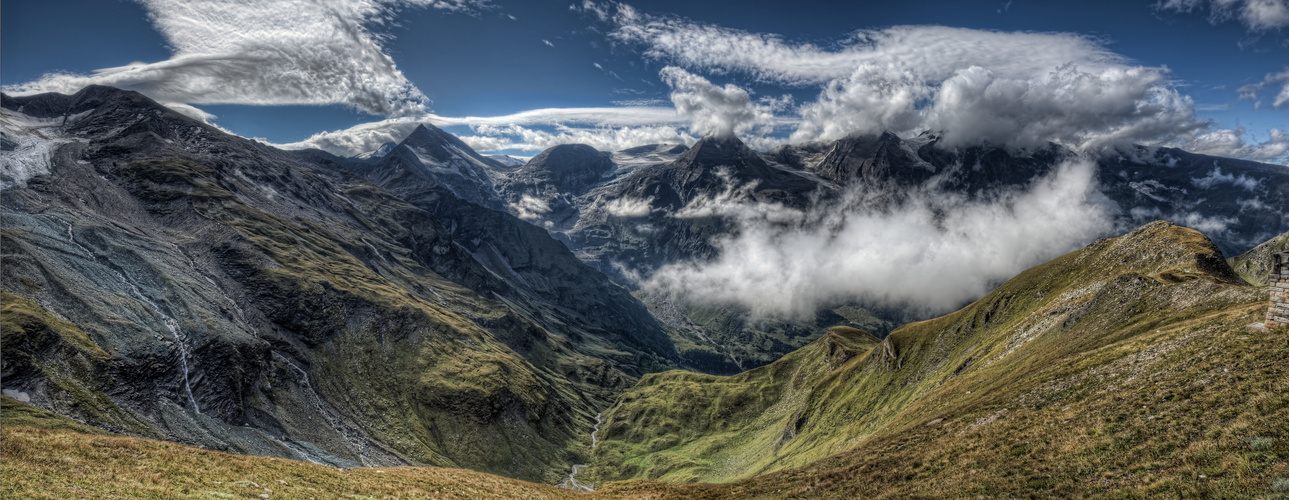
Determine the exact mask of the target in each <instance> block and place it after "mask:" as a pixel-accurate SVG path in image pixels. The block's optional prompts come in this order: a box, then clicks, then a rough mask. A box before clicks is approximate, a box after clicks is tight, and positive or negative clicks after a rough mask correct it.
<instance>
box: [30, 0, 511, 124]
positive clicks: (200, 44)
mask: <svg viewBox="0 0 1289 500" xmlns="http://www.w3.org/2000/svg"><path fill="white" fill-rule="evenodd" d="M141 2H142V3H143V5H144V7H145V8H146V9H147V10H148V14H149V16H150V17H151V19H152V22H153V24H154V25H155V26H156V28H157V30H158V31H160V32H161V34H162V35H163V36H165V38H166V41H167V42H168V43H169V45H170V47H171V48H172V49H173V51H174V55H173V57H171V58H170V59H167V60H165V61H160V62H154V63H135V64H130V65H126V66H121V67H116V68H104V69H100V70H98V71H95V72H94V73H93V74H89V75H77V74H67V73H51V74H47V75H45V76H43V77H41V78H40V79H38V80H36V81H33V82H29V83H25V84H20V85H14V86H10V87H6V88H5V91H6V92H11V93H15V94H29V93H38V92H62V93H72V92H75V91H77V90H80V89H81V88H83V87H85V86H86V85H92V84H99V85H111V86H114V87H120V88H125V89H131V90H137V91H140V92H142V93H144V94H146V95H148V96H149V97H152V98H153V99H156V100H158V101H160V102H163V103H177V104H186V105H194V104H196V105H201V104H252V105H283V104H341V105H346V106H350V107H352V108H354V109H356V110H359V111H362V112H366V113H371V114H375V115H383V116H413V115H418V114H421V113H423V112H424V111H425V107H426V103H427V99H426V98H425V95H424V94H423V93H422V92H421V91H420V90H419V89H418V88H417V87H416V86H415V85H413V84H412V83H411V82H410V81H408V80H407V78H406V77H405V76H404V75H403V73H402V72H401V71H400V70H399V69H398V67H397V65H395V64H394V60H393V59H392V58H390V57H389V55H388V54H386V53H385V52H384V50H383V49H382V48H381V45H380V43H379V42H380V36H379V35H377V34H374V33H372V32H371V31H370V30H369V29H368V27H369V26H371V25H373V24H376V23H383V22H385V21H386V20H387V18H389V17H391V16H392V15H393V12H394V11H395V10H397V9H399V8H402V7H432V8H438V9H445V10H450V11H459V12H473V11H476V10H477V9H481V8H487V4H486V2H485V1H483V0H331V1H327V2H263V1H258V0H234V1H225V0H141Z"/></svg>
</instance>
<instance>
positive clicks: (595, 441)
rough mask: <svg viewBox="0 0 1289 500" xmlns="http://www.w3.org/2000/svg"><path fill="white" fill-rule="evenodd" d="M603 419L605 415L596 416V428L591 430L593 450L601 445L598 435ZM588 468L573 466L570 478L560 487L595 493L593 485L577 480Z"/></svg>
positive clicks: (584, 465) (580, 465)
mask: <svg viewBox="0 0 1289 500" xmlns="http://www.w3.org/2000/svg"><path fill="white" fill-rule="evenodd" d="M603 417H604V414H603V413H597V414H595V426H594V427H592V428H591V449H592V450H594V449H595V447H596V445H599V444H600V439H599V437H598V435H599V433H600V423H601V422H602V421H603V420H602V419H603ZM586 467H588V465H587V464H573V470H572V471H571V472H569V474H568V477H567V478H565V479H564V482H562V483H559V487H560V488H567V489H570V490H573V491H595V488H594V487H592V486H591V485H589V484H584V483H581V482H579V481H578V480H577V473H578V472H580V471H581V470H582V469H584V468H586Z"/></svg>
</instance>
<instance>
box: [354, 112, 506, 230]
mask: <svg viewBox="0 0 1289 500" xmlns="http://www.w3.org/2000/svg"><path fill="white" fill-rule="evenodd" d="M382 149H384V148H382ZM372 161H374V163H372V164H370V165H367V166H365V167H364V168H363V169H362V170H363V172H361V173H362V175H364V176H365V177H367V178H369V179H371V180H372V181H374V182H376V184H378V185H380V186H381V187H384V188H386V189H390V190H392V191H398V189H399V186H404V185H409V184H413V183H414V181H421V182H429V183H431V184H433V185H436V186H442V187H443V188H445V189H447V190H449V191H451V192H452V194H454V195H456V196H457V197H458V198H461V199H463V200H465V201H468V202H470V203H474V204H476V205H479V206H483V207H488V208H493V209H500V208H502V207H503V206H504V203H502V201H501V199H500V198H498V197H497V194H496V192H495V191H494V190H493V184H492V175H491V174H490V171H500V170H505V168H506V167H505V166H504V165H501V164H500V163H498V162H497V161H496V160H493V159H491V158H488V157H485V156H483V155H481V154H479V153H478V152H476V151H475V150H474V149H473V148H471V147H470V146H469V145H467V144H466V143H465V142H462V141H461V139H458V138H457V137H456V136H453V135H452V134H449V133H447V132H444V131H443V129H440V128H438V127H435V126H434V125H426V124H421V125H418V126H417V127H416V130H413V131H412V133H411V134H409V135H408V136H407V137H406V138H404V139H403V141H402V142H399V143H398V145H397V146H395V147H393V148H392V149H390V150H389V152H388V153H387V154H385V155H384V156H382V157H376V156H375V155H372ZM417 183H418V184H419V182H417Z"/></svg>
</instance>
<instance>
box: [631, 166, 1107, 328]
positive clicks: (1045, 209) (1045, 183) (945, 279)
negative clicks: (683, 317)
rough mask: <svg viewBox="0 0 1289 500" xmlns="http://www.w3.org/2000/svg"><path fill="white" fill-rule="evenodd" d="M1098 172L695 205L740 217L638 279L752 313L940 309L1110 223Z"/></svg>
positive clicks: (1080, 169) (1063, 171)
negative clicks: (706, 250)
mask: <svg viewBox="0 0 1289 500" xmlns="http://www.w3.org/2000/svg"><path fill="white" fill-rule="evenodd" d="M1095 172H1096V167H1095V164H1094V163H1093V162H1092V161H1089V160H1086V159H1079V158H1075V159H1070V160H1067V161H1065V162H1063V163H1062V164H1061V165H1060V166H1059V167H1058V168H1057V169H1055V170H1054V171H1053V173H1052V174H1050V175H1048V176H1046V177H1044V178H1040V179H1038V180H1036V181H1035V182H1034V183H1033V184H1031V185H1029V186H1027V187H1026V188H1024V189H1009V190H1003V191H998V192H994V193H988V194H983V195H981V196H980V197H977V198H968V197H965V196H963V195H961V194H956V193H949V192H943V191H940V190H937V189H935V188H934V187H932V188H926V189H924V190H921V191H916V192H914V193H912V194H911V195H909V196H908V197H907V198H905V199H902V200H900V201H898V202H894V203H889V204H888V203H887V201H889V200H885V199H884V198H883V196H884V195H883V194H882V193H873V192H868V191H864V190H863V188H856V190H854V191H852V192H850V193H849V194H848V195H847V196H846V197H845V198H844V200H843V201H841V202H838V203H837V204H835V205H833V204H828V205H821V206H818V207H815V208H812V209H810V210H808V211H795V210H790V209H785V208H783V207H774V206H767V205H761V204H741V203H720V202H713V201H712V200H705V201H704V202H699V203H696V204H695V205H696V206H697V205H703V206H702V208H701V210H702V211H703V213H721V214H723V215H727V216H732V217H733V218H735V220H737V222H738V228H739V230H738V232H737V235H736V236H730V237H727V238H725V239H723V240H720V241H718V243H717V246H718V247H719V250H720V254H719V257H717V258H716V259H714V260H712V261H709V262H698V263H695V262H685V263H674V264H670V265H667V266H664V267H663V268H662V269H660V270H659V271H658V272H656V273H655V274H654V275H653V276H651V277H650V278H649V279H648V280H647V281H646V282H645V283H643V288H645V289H646V290H649V291H651V292H653V293H662V294H671V295H672V296H673V297H676V298H679V299H684V300H695V301H706V302H717V303H729V304H738V305H741V306H743V307H746V308H747V309H749V310H750V311H751V313H752V315H753V316H758V317H784V316H787V317H808V316H810V315H813V314H814V313H815V312H816V311H817V310H818V308H819V307H821V306H827V305H835V304H839V303H842V302H845V301H861V302H867V303H877V304H882V305H887V306H892V307H902V308H908V309H910V310H912V311H916V312H918V313H921V314H935V313H943V312H947V311H951V310H954V309H956V308H958V307H961V306H962V305H963V304H964V303H966V302H968V301H970V300H974V299H975V298H978V297H980V296H982V295H984V294H985V293H987V292H988V291H989V290H990V289H991V288H992V287H993V286H996V285H997V284H998V283H1000V282H1002V281H1003V280H1005V279H1008V278H1011V277H1012V276H1015V275H1016V274H1017V273H1019V272H1020V271H1023V270H1024V269H1027V268H1029V267H1032V266H1034V265H1037V264H1039V263H1042V262H1044V261H1047V260H1050V259H1052V258H1054V257H1057V256H1059V255H1061V254H1064V253H1066V252H1069V251H1072V250H1075V249H1077V248H1079V247H1081V246H1083V245H1086V244H1087V243H1089V242H1091V241H1092V240H1094V239H1096V238H1097V237H1100V236H1103V235H1104V233H1105V232H1106V231H1107V230H1108V228H1111V227H1113V216H1112V214H1113V208H1112V205H1113V204H1112V203H1111V202H1109V201H1108V200H1106V199H1105V198H1104V197H1103V196H1102V195H1100V194H1099V192H1098V191H1097V189H1096V187H1097V186H1096V178H1095Z"/></svg>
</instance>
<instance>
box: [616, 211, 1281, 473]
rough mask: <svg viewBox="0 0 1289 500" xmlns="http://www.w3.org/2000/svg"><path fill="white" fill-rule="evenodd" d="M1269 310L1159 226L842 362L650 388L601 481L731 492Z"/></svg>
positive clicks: (822, 344) (619, 436)
mask: <svg viewBox="0 0 1289 500" xmlns="http://www.w3.org/2000/svg"><path fill="white" fill-rule="evenodd" d="M1265 300H1266V298H1265V293H1262V292H1260V291H1257V290H1256V289H1253V288H1250V287H1248V286H1245V285H1244V283H1243V281H1242V280H1240V279H1239V278H1238V277H1237V276H1236V275H1235V274H1234V272H1232V271H1231V269H1230V268H1229V267H1227V266H1226V265H1225V262H1224V261H1223V260H1222V258H1221V253H1220V252H1219V251H1218V250H1217V248H1216V247H1214V246H1213V245H1212V243H1211V242H1209V241H1208V240H1207V239H1206V238H1205V237H1204V236H1203V235H1201V234H1199V233H1198V232H1195V231H1192V230H1189V229H1184V228H1180V227H1176V226H1172V225H1170V224H1166V223H1154V224H1150V225H1147V226H1144V227H1142V228H1140V229H1138V230H1136V231H1134V232H1132V233H1130V234H1128V235H1125V236H1123V237H1120V238H1115V239H1108V240H1101V241H1098V242H1096V243H1094V244H1092V245H1091V246H1089V247H1088V248H1086V249H1084V250H1080V251H1077V252H1074V253H1071V254H1069V255H1066V256H1063V257H1061V258H1058V259H1056V260H1054V261H1051V262H1049V263H1047V264H1044V265H1040V266H1037V267H1035V268H1032V269H1030V270H1028V271H1026V272H1024V273H1022V274H1020V275H1019V276H1017V277H1016V278H1014V279H1012V280H1010V281H1008V282H1007V283H1005V284H1004V285H1002V286H1001V287H999V288H998V289H997V290H995V291H994V292H992V293H990V294H989V295H988V296H986V297H984V298H982V299H981V300H979V301H977V302H975V303H973V304H971V305H970V306H968V307H966V308H964V309H962V310H960V311H958V312H955V313H952V314H949V315H946V316H943V317H940V318H936V319H933V320H929V321H923V322H919V323H914V324H910V325H906V326H905V327H902V328H900V329H897V330H896V331H895V332H892V334H891V335H890V336H889V337H888V338H887V340H886V342H885V343H882V344H879V345H875V346H873V347H871V348H868V349H866V350H864V349H856V350H854V351H850V352H853V355H851V356H848V357H845V358H844V359H839V358H836V357H830V356H828V355H827V354H828V353H831V352H834V351H833V350H831V349H829V348H828V346H829V344H830V343H832V342H834V341H835V339H836V338H837V337H838V336H837V335H829V336H828V337H826V338H825V339H822V340H820V341H818V342H816V343H815V344H812V345H811V346H809V347H807V348H806V349H803V350H802V351H800V352H798V353H796V354H794V355H793V356H790V357H788V358H785V359H784V360H782V361H780V362H776V363H774V364H771V365H769V366H767V367H763V368H762V369H758V370H753V371H751V372H747V373H744V374H741V375H738V376H735V377H724V378H722V377H699V376H695V375H693V374H689V373H684V372H666V373H662V374H657V375H653V376H650V377H646V378H644V379H642V380H641V382H640V384H639V385H638V386H637V387H636V388H634V389H632V390H631V391H629V392H627V393H626V394H624V395H623V397H622V398H621V399H620V401H619V403H618V404H617V405H616V406H615V407H614V408H612V409H611V410H610V411H609V412H607V413H606V414H605V417H606V418H605V424H604V426H603V428H602V429H603V430H602V433H601V434H602V435H601V438H602V440H603V441H602V442H601V444H600V446H599V447H598V448H597V449H596V450H595V462H594V464H595V467H594V468H593V469H592V470H593V471H594V472H593V473H595V474H598V476H599V478H600V479H601V480H612V479H625V478H661V479H662V480H665V481H669V482H687V481H705V482H723V481H731V480H736V479H741V478H748V477H751V476H755V475H758V474H764V473H767V472H773V471H778V470H782V469H785V468H790V467H799V466H803V465H806V464H809V463H811V462H815V461H817V460H819V459H822V458H825V457H828V456H831V455H834V454H837V453H840V452H843V451H846V450H850V449H853V448H855V447H856V446H861V445H865V444H866V443H870V442H873V441H874V440H876V439H880V438H881V437H882V436H890V435H896V434H899V433H900V432H904V431H908V430H910V429H919V428H921V427H922V426H924V424H926V423H928V422H933V421H935V420H936V419H940V418H945V416H946V415H949V414H952V413H953V412H959V411H962V409H964V408H969V407H973V406H975V405H979V404H981V402H982V401H984V400H986V399H989V400H994V399H997V398H1000V397H1013V398H1014V397H1020V395H1022V394H1025V393H1027V392H1030V391H1034V390H1037V389H1038V388H1039V387H1041V386H1042V385H1043V384H1044V383H1045V382H1048V381H1051V380H1054V379H1056V378H1059V377H1063V376H1070V375H1072V374H1075V373H1080V372H1087V371H1089V370H1093V369H1095V368H1097V367H1101V366H1104V365H1106V364H1108V363H1112V362H1115V361H1117V360H1121V359H1123V358H1124V357H1125V356H1130V355H1134V354H1137V353H1140V352H1142V351H1143V350H1146V349H1148V348H1150V347H1151V346H1152V345H1154V343H1155V342H1158V341H1159V339H1157V337H1158V335H1159V333H1158V332H1160V331H1162V330H1165V329H1169V330H1176V329H1177V328H1179V325H1188V324H1194V325H1199V324H1205V322H1206V321H1217V320H1216V319H1214V318H1226V319H1224V320H1223V321H1234V322H1235V323H1239V322H1240V321H1243V320H1244V316H1249V317H1253V316H1256V314H1257V311H1258V310H1259V308H1260V307H1261V308H1263V309H1264V308H1265V304H1264V303H1263V301H1265ZM1232 315H1234V316H1239V318H1237V319H1231V318H1227V316H1232ZM1234 316H1232V317H1234ZM1246 324H1247V323H1246ZM1227 326H1228V327H1230V328H1236V327H1234V326H1230V325H1227ZM677 394H683V396H678V395H677ZM748 395H751V396H748Z"/></svg>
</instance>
